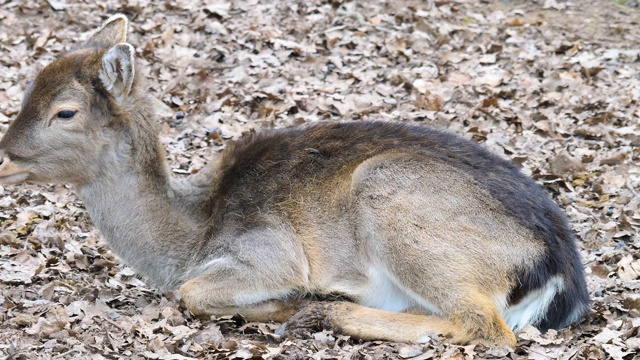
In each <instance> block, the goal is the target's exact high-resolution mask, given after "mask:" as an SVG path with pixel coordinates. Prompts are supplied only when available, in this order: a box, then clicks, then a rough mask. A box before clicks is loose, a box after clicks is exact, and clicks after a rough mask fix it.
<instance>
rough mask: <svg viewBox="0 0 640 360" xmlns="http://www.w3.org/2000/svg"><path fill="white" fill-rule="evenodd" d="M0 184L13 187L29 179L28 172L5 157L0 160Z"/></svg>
mask: <svg viewBox="0 0 640 360" xmlns="http://www.w3.org/2000/svg"><path fill="white" fill-rule="evenodd" d="M0 161H1V162H0V184H2V185H14V184H18V183H21V182H23V181H25V180H27V178H28V177H29V171H28V169H26V168H25V167H22V166H20V165H18V164H17V163H15V162H13V161H11V160H9V158H7V157H5V158H4V159H1V160H0Z"/></svg>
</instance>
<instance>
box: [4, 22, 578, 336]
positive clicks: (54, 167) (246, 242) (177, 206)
mask: <svg viewBox="0 0 640 360" xmlns="http://www.w3.org/2000/svg"><path fill="white" fill-rule="evenodd" d="M124 41H126V19H125V18H124V17H123V16H116V17H113V18H111V19H110V20H108V21H107V22H106V23H105V25H103V27H102V28H101V29H99V30H98V32H96V34H94V35H93V36H92V37H91V38H90V39H89V40H88V41H87V43H86V44H85V45H84V46H83V47H81V48H80V49H79V50H76V51H74V52H71V53H69V54H66V55H65V56H63V57H62V58H60V59H58V60H56V61H55V62H53V63H52V64H50V65H49V66H48V67H46V68H45V69H44V70H43V71H42V72H41V73H40V74H39V75H38V77H37V78H36V80H35V83H34V86H33V89H32V90H31V91H30V92H29V93H28V94H27V95H26V98H25V102H24V106H23V109H22V111H21V112H20V114H19V115H18V117H17V119H16V120H15V121H14V122H13V124H12V125H11V126H10V128H9V130H8V132H7V133H6V134H5V136H4V137H3V139H2V140H1V141H0V158H1V159H2V163H0V183H18V182H22V181H30V182H36V183H43V182H50V181H55V182H63V183H71V184H73V185H74V186H75V188H76V191H77V193H78V195H79V196H80V197H81V198H82V199H83V201H84V202H85V205H86V207H87V210H88V211H89V213H90V214H91V217H92V219H93V221H94V222H95V224H96V226H97V227H98V228H99V229H100V231H101V232H102V234H103V235H104V237H105V238H106V240H107V242H108V243H109V244H110V245H111V247H112V248H113V250H114V251H115V252H116V253H117V254H118V255H119V256H120V257H122V259H123V260H124V261H125V262H127V263H128V264H129V265H131V266H133V267H134V268H136V269H137V271H138V272H140V273H141V274H143V275H145V276H146V277H147V278H148V279H149V281H151V282H152V283H154V284H156V285H158V286H159V287H161V288H176V287H179V288H180V292H181V295H182V302H183V304H184V305H185V306H186V308H188V309H189V310H191V311H192V312H193V313H194V314H197V315H226V314H231V313H236V312H238V313H240V314H242V315H244V316H245V317H247V318H248V319H249V320H254V321H266V320H274V321H284V320H286V319H287V318H289V317H290V316H291V315H292V314H294V313H296V311H299V312H298V313H297V314H296V315H295V316H294V317H293V318H291V320H289V321H287V322H286V323H285V324H284V325H283V326H282V328H281V330H280V332H281V333H284V334H287V333H291V332H295V331H296V328H298V327H300V326H302V327H307V326H311V327H313V326H316V325H318V324H319V325H321V326H323V327H327V328H334V329H337V330H339V331H342V332H344V333H346V334H349V335H352V336H356V337H359V338H363V339H387V340H394V341H418V342H421V341H427V340H428V338H429V337H430V336H433V335H437V334H440V335H444V336H447V337H449V338H451V340H452V341H454V342H460V343H466V342H482V343H487V344H493V343H497V344H505V345H510V346H515V336H514V334H513V332H512V330H511V328H510V326H511V327H513V328H517V329H519V328H521V327H523V326H525V325H528V324H535V325H540V326H541V327H543V328H546V327H560V326H564V325H566V324H568V323H570V322H572V321H575V320H577V319H578V318H579V317H580V316H581V315H582V313H584V311H585V310H586V308H587V301H588V299H586V292H585V290H584V280H583V278H582V272H581V269H580V263H579V259H578V258H577V253H576V250H575V244H574V242H573V236H572V234H571V232H570V231H569V228H568V225H567V224H566V221H565V219H564V217H563V215H562V213H560V212H559V210H558V209H557V207H556V206H555V205H554V204H553V203H552V202H551V201H550V200H549V199H548V197H547V196H546V195H545V194H544V193H543V192H542V191H541V190H540V189H539V188H538V187H537V186H536V185H535V184H534V183H533V182H532V181H531V180H530V179H528V178H526V177H524V176H523V175H522V174H520V173H519V171H518V170H517V168H516V167H515V166H513V165H511V164H509V163H507V162H505V161H503V160H500V159H499V158H497V157H495V156H493V155H491V154H489V153H488V152H487V151H486V150H484V149H482V148H480V147H479V146H477V145H475V144H473V143H470V142H468V141H465V140H463V139H460V138H458V137H455V136H453V135H450V134H446V133H443V132H439V131H435V130H431V129H428V128H424V127H416V126H406V125H402V124H397V123H383V122H369V123H323V124H314V125H309V126H303V127H298V128H292V129H281V130H272V131H265V132H260V133H257V134H254V135H251V136H248V137H246V138H243V139H241V140H239V141H237V142H235V143H232V144H230V145H229V146H228V148H227V149H226V150H225V151H224V152H223V153H222V154H221V155H219V156H218V157H217V158H216V159H214V160H213V161H212V162H211V164H210V165H209V166H208V167H207V168H206V169H205V170H204V171H202V172H201V173H200V174H198V175H196V176H192V177H190V178H188V179H186V180H177V179H173V178H172V177H171V176H170V175H169V172H168V170H167V166H166V164H165V162H164V150H163V149H162V147H161V146H160V144H159V142H158V140H157V131H156V123H155V114H154V111H153V108H154V105H155V102H154V101H155V100H153V99H152V98H150V97H149V96H148V95H147V94H146V93H144V89H145V88H144V86H143V85H141V81H140V77H139V76H138V73H137V71H136V70H137V69H136V68H135V63H134V61H133V51H132V48H131V46H130V45H128V44H119V42H124ZM65 110H72V111H76V113H75V115H74V116H73V118H71V119H64V118H62V117H61V116H60V114H61V113H60V112H61V111H65ZM335 295H338V296H341V297H343V298H345V299H346V300H349V301H351V302H353V303H351V302H346V301H339V302H332V303H329V304H318V303H311V304H310V305H307V304H309V299H310V298H314V297H318V296H319V297H325V296H335ZM387 310H395V311H387ZM402 311H405V312H407V313H402ZM409 312H410V313H409ZM507 321H509V322H510V325H507Z"/></svg>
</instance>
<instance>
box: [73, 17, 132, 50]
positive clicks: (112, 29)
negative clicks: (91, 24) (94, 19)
mask: <svg viewBox="0 0 640 360" xmlns="http://www.w3.org/2000/svg"><path fill="white" fill-rule="evenodd" d="M127 23H128V21H127V17H126V16H124V15H123V14H116V15H113V16H112V17H110V18H109V19H107V21H105V22H104V24H102V26H101V27H100V28H99V29H98V30H97V31H96V32H95V33H94V34H93V35H91V37H90V38H89V40H87V41H86V42H85V44H84V47H97V48H110V47H112V46H115V45H116V44H120V43H123V42H126V41H127Z"/></svg>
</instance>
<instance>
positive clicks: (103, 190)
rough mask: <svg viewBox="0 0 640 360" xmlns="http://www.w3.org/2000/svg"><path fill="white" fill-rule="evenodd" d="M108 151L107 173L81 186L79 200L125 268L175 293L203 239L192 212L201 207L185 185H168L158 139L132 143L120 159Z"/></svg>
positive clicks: (114, 151) (198, 217) (162, 153)
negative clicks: (130, 268) (191, 196)
mask: <svg viewBox="0 0 640 360" xmlns="http://www.w3.org/2000/svg"><path fill="white" fill-rule="evenodd" d="M109 151H112V152H113V153H112V155H110V156H109V160H107V162H108V163H106V164H102V166H104V169H105V170H104V171H102V172H101V173H100V174H99V176H95V177H94V180H93V181H92V182H90V183H88V184H84V185H82V186H79V187H78V195H79V196H80V198H81V199H82V200H83V202H84V203H85V206H86V208H87V211H88V212H89V214H90V216H91V219H92V221H93V222H94V223H95V225H96V226H97V228H98V229H99V230H100V232H101V233H102V235H103V236H104V238H105V239H106V241H107V243H108V244H109V245H110V247H111V249H112V250H113V251H114V252H115V253H116V254H117V255H118V256H119V257H120V258H122V260H124V262H125V263H126V264H127V265H129V266H131V267H133V268H134V269H135V270H136V271H137V272H138V273H140V274H142V275H144V276H146V277H147V278H148V279H149V280H150V281H151V283H153V284H154V285H156V286H159V287H160V288H161V289H168V288H175V287H176V286H178V285H179V284H180V283H181V282H182V281H184V275H185V271H186V270H185V269H186V268H187V265H188V264H189V262H190V261H191V260H192V257H193V255H194V252H195V251H196V249H197V247H198V239H199V236H200V235H199V234H202V232H200V231H199V229H200V228H201V226H202V223H203V222H202V215H201V214H198V213H197V212H195V211H191V209H190V208H194V209H196V210H197V207H198V205H199V204H198V203H197V202H196V201H194V200H193V199H187V196H186V194H189V195H191V194H190V192H189V189H188V188H186V189H185V188H184V185H183V186H182V188H181V189H174V187H173V186H172V184H171V183H170V181H169V174H168V171H167V167H166V164H165V161H164V151H163V150H162V149H161V147H160V145H159V144H158V142H157V140H156V139H152V140H150V142H149V143H146V144H145V143H135V142H134V143H133V145H132V146H131V147H130V148H129V149H128V150H127V151H123V152H122V153H120V154H118V153H117V151H116V150H109ZM136 151H138V152H139V154H136ZM96 171H99V170H96ZM194 190H197V189H194ZM200 211H201V210H200Z"/></svg>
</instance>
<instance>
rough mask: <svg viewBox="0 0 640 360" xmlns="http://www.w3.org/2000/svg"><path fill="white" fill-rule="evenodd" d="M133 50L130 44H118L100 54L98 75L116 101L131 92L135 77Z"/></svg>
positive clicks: (120, 100)
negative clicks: (100, 62)
mask: <svg viewBox="0 0 640 360" xmlns="http://www.w3.org/2000/svg"><path fill="white" fill-rule="evenodd" d="M134 54H135V50H134V48H133V46H131V44H127V43H123V44H118V45H116V46H114V47H112V48H111V49H109V50H108V51H107V52H106V53H104V55H103V56H102V67H101V69H100V72H99V73H98V76H99V78H100V82H102V85H103V86H104V88H105V89H106V90H107V91H108V92H109V93H110V94H111V95H112V96H113V97H114V98H115V100H116V101H117V102H122V100H123V99H124V98H125V97H126V96H128V95H129V93H131V88H132V87H133V80H134V78H135V68H134V63H135V62H134V61H135V60H134Z"/></svg>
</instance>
